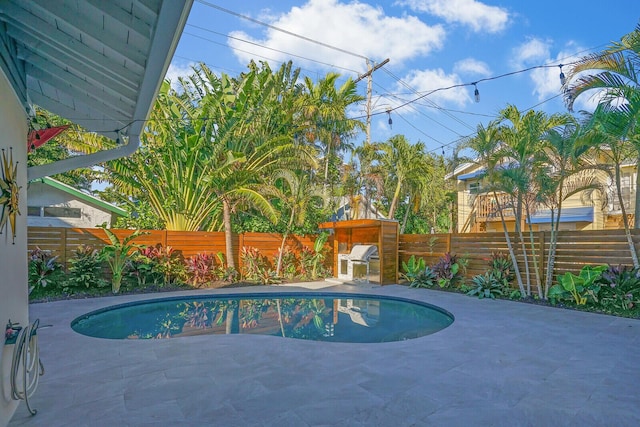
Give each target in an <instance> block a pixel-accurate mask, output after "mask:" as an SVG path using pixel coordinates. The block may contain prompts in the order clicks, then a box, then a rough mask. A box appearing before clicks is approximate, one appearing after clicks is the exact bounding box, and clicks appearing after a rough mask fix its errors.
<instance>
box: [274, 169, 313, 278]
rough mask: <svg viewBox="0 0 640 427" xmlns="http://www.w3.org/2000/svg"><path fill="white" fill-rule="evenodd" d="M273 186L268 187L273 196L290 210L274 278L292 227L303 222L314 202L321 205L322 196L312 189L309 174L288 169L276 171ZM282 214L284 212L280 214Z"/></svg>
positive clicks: (277, 272) (277, 273) (280, 265)
mask: <svg viewBox="0 0 640 427" xmlns="http://www.w3.org/2000/svg"><path fill="white" fill-rule="evenodd" d="M273 181H274V182H273V184H272V185H271V186H270V187H271V189H272V190H274V191H273V195H274V196H275V197H277V198H278V199H279V200H280V201H282V202H283V205H284V206H283V208H284V207H285V206H287V207H288V208H289V209H290V214H289V219H288V221H287V224H286V226H285V230H284V232H283V233H282V243H281V244H280V252H279V253H278V261H277V262H276V276H280V269H281V267H282V254H283V252H284V246H285V243H286V241H287V237H288V236H289V233H290V232H291V229H292V228H293V226H294V225H299V226H300V225H302V224H303V223H304V221H305V218H306V215H307V213H308V212H309V210H310V209H309V208H310V207H311V205H312V204H313V203H315V202H318V201H319V202H320V204H322V195H321V194H320V192H319V191H317V190H316V189H315V188H313V184H312V183H311V178H310V177H309V174H307V173H304V172H302V171H293V170H288V169H280V170H277V171H276V172H275V174H274V177H273ZM281 213H284V212H281Z"/></svg>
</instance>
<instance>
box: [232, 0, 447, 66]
mask: <svg viewBox="0 0 640 427" xmlns="http://www.w3.org/2000/svg"><path fill="white" fill-rule="evenodd" d="M268 23H269V24H270V25H273V26H274V27H277V28H281V29H284V30H286V31H289V32H291V33H295V34H299V35H301V36H304V37H306V38H308V39H312V40H317V41H320V42H322V43H324V44H326V45H330V46H335V47H338V48H340V49H343V50H345V51H349V52H353V53H355V54H357V55H361V56H364V57H368V58H374V59H376V60H379V61H382V60H383V59H385V58H387V57H391V60H392V61H393V64H394V65H398V64H400V63H402V62H403V61H406V60H409V59H412V58H415V57H417V56H424V55H428V54H429V53H431V52H433V51H434V50H437V49H440V48H441V47H442V44H443V41H444V38H445V35H446V34H445V31H444V29H443V28H442V26H441V25H434V26H428V25H426V24H425V23H423V22H422V21H420V20H419V19H418V18H416V17H415V16H403V17H401V18H398V17H390V16H386V15H385V14H384V11H383V10H382V8H380V7H373V6H371V5H368V4H364V3H358V2H352V3H349V4H345V3H342V2H340V1H339V0H310V1H308V2H307V3H305V4H304V5H302V6H299V7H293V8H291V10H290V11H289V12H287V13H285V14H283V15H281V16H279V17H278V18H277V19H274V20H271V21H268ZM230 36H232V37H236V38H239V39H243V40H246V41H249V42H251V43H254V45H252V44H247V43H244V42H242V41H240V40H235V39H230V40H229V45H230V46H231V47H232V48H234V49H240V50H243V51H245V52H242V51H240V50H234V53H235V55H236V57H237V58H238V60H239V61H240V62H241V63H242V64H247V63H248V62H249V60H251V59H252V58H255V59H260V60H264V58H260V57H259V56H258V55H261V56H263V57H266V58H268V59H270V60H273V61H275V62H277V63H280V62H283V61H286V60H288V59H290V58H289V56H288V55H287V54H286V53H284V52H289V53H292V54H295V55H299V56H301V57H304V58H309V59H312V60H315V61H321V62H324V63H327V64H331V65H333V66H337V67H343V68H347V69H349V70H355V71H357V72H359V73H361V72H363V71H365V70H366V65H365V60H364V59H363V58H362V57H358V56H354V55H349V54H346V53H342V52H339V51H336V50H332V49H330V48H327V47H323V46H321V45H318V44H315V43H312V42H309V41H306V40H303V39H301V38H298V37H295V36H292V35H290V34H285V33H283V32H280V31H277V30H274V29H271V28H270V29H267V30H265V33H264V37H263V38H262V39H258V38H252V37H251V36H249V35H248V34H246V33H245V32H242V31H234V32H232V33H231V34H230ZM256 45H257V46H256ZM260 46H265V47H267V48H270V49H272V50H269V49H264V48H261V47H260ZM246 51H248V52H251V53H247V52H246ZM292 59H293V60H294V62H295V64H296V65H300V66H303V67H313V68H314V69H317V68H318V67H319V65H318V64H317V63H315V62H313V61H309V60H305V59H302V58H297V57H296V58H292Z"/></svg>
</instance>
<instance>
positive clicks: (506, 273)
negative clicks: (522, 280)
mask: <svg viewBox="0 0 640 427" xmlns="http://www.w3.org/2000/svg"><path fill="white" fill-rule="evenodd" d="M489 273H491V274H492V275H493V277H494V278H495V279H496V280H498V281H499V282H500V283H502V284H503V286H504V287H511V284H512V283H513V281H514V280H515V277H516V276H515V273H514V272H513V262H512V261H511V257H510V256H509V254H507V253H503V252H491V258H490V259H489Z"/></svg>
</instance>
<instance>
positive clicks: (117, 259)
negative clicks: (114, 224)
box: [102, 227, 148, 294]
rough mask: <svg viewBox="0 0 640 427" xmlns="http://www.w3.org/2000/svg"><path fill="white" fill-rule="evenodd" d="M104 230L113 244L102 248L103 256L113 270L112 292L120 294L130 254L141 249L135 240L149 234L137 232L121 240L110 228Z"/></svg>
mask: <svg viewBox="0 0 640 427" xmlns="http://www.w3.org/2000/svg"><path fill="white" fill-rule="evenodd" d="M103 230H104V232H105V233H106V235H107V237H108V238H109V241H110V242H111V244H109V245H106V246H105V247H103V248H102V255H103V257H104V259H105V261H106V262H107V264H108V265H109V267H110V268H111V291H112V292H113V293H114V294H117V293H118V292H120V285H121V284H122V277H123V275H124V273H125V269H126V266H127V259H128V257H129V253H130V252H131V251H132V250H134V249H135V248H138V247H140V246H139V245H136V244H135V243H132V242H133V240H135V239H136V238H137V237H139V236H141V235H144V234H148V233H147V232H143V231H140V230H136V231H134V232H133V233H131V234H130V235H129V236H127V237H125V238H123V239H122V240H120V239H119V238H118V236H117V235H116V234H115V233H114V232H113V231H111V230H109V229H108V228H106V227H103Z"/></svg>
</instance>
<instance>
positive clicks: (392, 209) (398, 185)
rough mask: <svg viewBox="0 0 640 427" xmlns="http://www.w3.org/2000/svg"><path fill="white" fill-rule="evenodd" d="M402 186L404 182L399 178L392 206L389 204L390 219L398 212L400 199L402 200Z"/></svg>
mask: <svg viewBox="0 0 640 427" xmlns="http://www.w3.org/2000/svg"><path fill="white" fill-rule="evenodd" d="M401 187H402V182H401V181H400V180H398V183H397V184H396V190H395V191H394V192H393V200H391V206H389V219H393V215H395V213H396V205H397V204H398V200H400V188H401Z"/></svg>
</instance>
